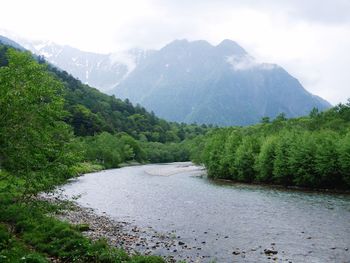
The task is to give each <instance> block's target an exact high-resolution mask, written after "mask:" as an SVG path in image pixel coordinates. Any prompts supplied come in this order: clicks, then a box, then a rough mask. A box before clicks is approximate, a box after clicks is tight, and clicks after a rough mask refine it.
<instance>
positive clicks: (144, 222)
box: [63, 163, 350, 263]
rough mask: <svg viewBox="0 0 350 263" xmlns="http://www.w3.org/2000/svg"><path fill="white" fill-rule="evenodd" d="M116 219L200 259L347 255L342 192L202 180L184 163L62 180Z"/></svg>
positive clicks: (347, 203) (71, 192) (349, 210)
mask: <svg viewBox="0 0 350 263" xmlns="http://www.w3.org/2000/svg"><path fill="white" fill-rule="evenodd" d="M63 190H64V193H65V194H66V195H67V196H68V198H73V197H74V196H77V195H79V198H78V199H77V202H78V203H79V204H80V205H82V206H85V207H90V208H93V209H94V210H95V211H96V213H99V214H106V215H108V216H109V217H111V218H113V219H114V220H117V221H126V222H131V223H132V224H134V225H136V226H139V227H141V228H144V229H147V228H148V229H154V230H156V231H157V232H158V233H164V234H166V235H172V237H173V238H174V239H176V247H175V248H174V249H173V248H171V249H170V250H169V249H168V250H165V249H161V248H160V249H158V250H155V251H154V253H155V254H166V253H168V254H171V253H173V254H174V255H175V256H176V258H183V259H186V258H187V259H192V260H193V261H196V260H197V261H200V262H211V261H213V260H215V261H216V262H307V263H313V262H315V263H316V262H350V251H349V249H350V196H349V195H341V194H326V193H316V192H302V191H291V190H284V189H276V188H272V187H266V186H256V185H245V184H233V183H225V182H215V181H212V180H208V179H207V178H206V176H205V171H204V170H203V169H201V168H200V167H197V166H194V165H192V164H191V163H172V164H164V165H161V164H152V165H141V166H133V167H125V168H121V169H113V170H106V171H102V172H98V173H91V174H87V175H84V176H82V177H79V178H78V179H77V180H75V181H73V182H71V183H69V184H67V185H65V186H64V187H63Z"/></svg>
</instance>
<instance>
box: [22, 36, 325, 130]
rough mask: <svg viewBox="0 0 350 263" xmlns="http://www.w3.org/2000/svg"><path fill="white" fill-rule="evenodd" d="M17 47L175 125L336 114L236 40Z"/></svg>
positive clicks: (284, 72) (291, 78)
mask: <svg viewBox="0 0 350 263" xmlns="http://www.w3.org/2000/svg"><path fill="white" fill-rule="evenodd" d="M17 40H18V41H19V43H20V44H21V45H22V46H24V47H25V48H27V49H29V50H31V51H32V52H34V53H35V54H37V55H42V56H44V57H45V58H46V59H47V60H48V61H49V62H50V63H52V64H54V65H56V66H58V67H59V68H62V69H64V70H66V71H67V72H69V73H70V74H72V75H73V76H74V77H76V78H78V79H79V80H81V81H82V82H83V83H86V84H89V85H91V86H94V87H96V88H98V89H99V90H101V91H103V92H105V93H109V94H115V95H116V96H117V97H119V98H122V99H125V98H128V99H130V101H131V102H132V103H139V104H141V105H142V106H144V107H145V108H146V109H147V110H150V111H154V112H155V114H156V115H157V116H160V117H161V118H165V119H167V120H170V121H177V122H186V123H193V122H197V123H200V124H202V123H204V124H216V125H220V126H228V125H249V124H253V123H257V122H259V121H260V120H261V118H262V117H265V116H268V117H270V118H274V117H276V116H277V115H278V114H280V113H282V112H283V113H285V114H286V116H287V117H298V116H302V115H306V114H308V113H309V112H310V111H311V110H312V108H314V107H316V108H318V109H319V110H324V109H327V108H329V107H331V105H330V104H329V103H328V102H327V101H325V100H323V99H321V98H320V97H317V96H315V95H312V94H311V93H309V92H308V91H306V90H305V89H304V88H303V86H302V85H301V84H300V82H299V81H298V80H297V79H296V78H294V77H293V76H291V75H290V74H289V73H288V72H287V71H286V70H284V69H283V68H282V67H280V66H278V65H275V64H267V63H258V62H256V61H255V59H254V58H253V57H252V56H250V55H249V54H248V53H247V52H246V51H245V50H244V49H243V48H242V47H241V46H239V45H238V44H237V43H236V42H234V41H232V40H224V41H222V42H221V43H220V44H219V45H217V46H213V45H211V44H209V43H208V42H206V41H204V40H199V41H192V42H190V41H187V40H175V41H173V42H171V43H169V44H168V45H166V46H165V47H163V48H162V49H160V50H157V51H154V50H151V51H150V50H141V49H131V50H128V51H125V52H119V53H110V54H97V53H91V52H85V51H81V50H79V49H76V48H72V47H70V46H62V45H58V44H55V43H52V42H43V41H41V42H40V41H36V42H35V41H34V42H30V41H27V40H23V39H17Z"/></svg>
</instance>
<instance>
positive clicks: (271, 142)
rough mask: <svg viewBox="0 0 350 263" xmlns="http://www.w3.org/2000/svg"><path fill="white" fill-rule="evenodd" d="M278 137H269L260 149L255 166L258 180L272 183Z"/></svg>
mask: <svg viewBox="0 0 350 263" xmlns="http://www.w3.org/2000/svg"><path fill="white" fill-rule="evenodd" d="M275 151H276V137H275V136H270V137H267V138H266V139H265V140H264V142H263V144H262V146H261V149H260V152H259V155H258V156H257V159H256V165H255V168H256V170H257V173H258V175H257V178H256V179H257V180H258V181H260V182H265V183H271V182H272V177H273V165H274V161H275V155H276V152H275Z"/></svg>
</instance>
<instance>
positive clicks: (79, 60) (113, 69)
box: [16, 38, 151, 92]
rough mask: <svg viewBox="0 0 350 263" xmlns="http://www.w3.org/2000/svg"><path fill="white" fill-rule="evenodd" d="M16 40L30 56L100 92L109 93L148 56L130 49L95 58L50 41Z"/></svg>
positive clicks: (89, 53) (93, 55) (143, 51)
mask: <svg viewBox="0 0 350 263" xmlns="http://www.w3.org/2000/svg"><path fill="white" fill-rule="evenodd" d="M16 40H17V41H18V42H19V43H21V44H22V45H23V47H25V48H26V49H28V50H30V51H31V52H33V53H35V54H37V55H41V56H44V57H45V58H46V59H47V60H48V61H49V62H50V63H52V64H54V65H56V66H58V67H59V68H61V69H63V70H66V71H67V72H69V73H70V74H72V75H73V76H74V77H76V78H78V79H79V80H80V81H82V82H83V83H85V84H89V85H91V86H93V87H96V88H98V89H99V90H101V91H103V92H108V91H110V90H111V89H113V88H114V87H115V86H116V85H117V84H118V83H119V82H120V81H122V80H123V78H125V77H126V76H127V75H128V73H129V72H131V71H132V70H133V69H134V68H135V67H136V65H137V64H138V63H139V62H140V61H141V60H142V59H144V58H145V57H147V55H148V54H149V53H151V51H145V50H142V49H130V50H127V51H125V52H119V53H110V54H98V53H93V52H85V51H81V50H79V49H77V48H73V47H70V46H67V45H58V44H56V43H53V42H51V41H28V40H24V39H20V38H19V39H16Z"/></svg>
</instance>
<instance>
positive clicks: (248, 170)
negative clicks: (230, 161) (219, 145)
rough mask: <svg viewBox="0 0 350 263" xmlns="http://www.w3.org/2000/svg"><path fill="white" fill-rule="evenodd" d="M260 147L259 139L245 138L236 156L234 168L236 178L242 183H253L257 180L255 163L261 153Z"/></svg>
mask: <svg viewBox="0 0 350 263" xmlns="http://www.w3.org/2000/svg"><path fill="white" fill-rule="evenodd" d="M259 149H260V145H259V141H258V139H257V138H255V137H253V136H247V137H245V138H243V140H242V143H241V144H240V145H239V146H238V148H237V151H236V154H235V162H234V166H235V169H236V173H237V174H236V176H235V177H236V178H237V180H238V181H242V182H247V183H249V182H252V181H254V179H255V176H256V172H255V170H254V163H255V158H256V156H257V154H258V153H259Z"/></svg>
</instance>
